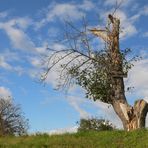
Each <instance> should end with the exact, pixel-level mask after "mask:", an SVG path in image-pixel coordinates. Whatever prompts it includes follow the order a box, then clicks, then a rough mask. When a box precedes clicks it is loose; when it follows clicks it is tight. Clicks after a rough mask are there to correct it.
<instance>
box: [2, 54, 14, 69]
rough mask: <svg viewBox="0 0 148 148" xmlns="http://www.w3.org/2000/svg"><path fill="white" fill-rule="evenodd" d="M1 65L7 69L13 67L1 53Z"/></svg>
mask: <svg viewBox="0 0 148 148" xmlns="http://www.w3.org/2000/svg"><path fill="white" fill-rule="evenodd" d="M0 67H2V68H4V69H6V70H11V69H12V67H11V65H10V64H9V63H7V61H6V59H5V58H4V57H3V56H2V55H0Z"/></svg>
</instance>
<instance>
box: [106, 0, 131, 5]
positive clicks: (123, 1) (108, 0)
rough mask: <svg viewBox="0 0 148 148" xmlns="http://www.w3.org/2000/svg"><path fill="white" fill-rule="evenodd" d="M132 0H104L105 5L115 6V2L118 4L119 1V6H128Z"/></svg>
mask: <svg viewBox="0 0 148 148" xmlns="http://www.w3.org/2000/svg"><path fill="white" fill-rule="evenodd" d="M132 1H133V0H105V3H104V4H105V5H107V6H115V5H116V2H117V4H118V5H119V4H120V3H121V6H128V5H129V4H130V3H131V2H132Z"/></svg>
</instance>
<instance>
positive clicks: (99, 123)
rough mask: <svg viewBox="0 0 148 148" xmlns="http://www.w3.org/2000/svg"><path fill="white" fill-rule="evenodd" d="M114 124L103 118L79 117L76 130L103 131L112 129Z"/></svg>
mask: <svg viewBox="0 0 148 148" xmlns="http://www.w3.org/2000/svg"><path fill="white" fill-rule="evenodd" d="M114 129H115V126H114V125H113V124H112V123H110V122H109V121H108V120H105V119H97V118H91V119H81V120H80V123H79V128H78V131H79V132H82V131H105V130H114Z"/></svg>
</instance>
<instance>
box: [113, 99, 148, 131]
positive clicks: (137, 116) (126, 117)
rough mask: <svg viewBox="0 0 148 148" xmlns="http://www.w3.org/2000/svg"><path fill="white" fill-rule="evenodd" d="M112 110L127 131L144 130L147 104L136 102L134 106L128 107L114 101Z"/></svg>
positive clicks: (140, 101) (125, 104)
mask: <svg viewBox="0 0 148 148" xmlns="http://www.w3.org/2000/svg"><path fill="white" fill-rule="evenodd" d="M113 108H114V110H115V112H116V113H117V115H118V116H119V118H120V119H121V121H122V123H123V127H124V129H125V130H127V131H131V130H135V129H139V128H144V127H145V119H146V115H147V112H148V103H147V102H146V101H145V100H143V99H142V100H137V101H136V102H135V105H134V106H133V107H132V106H129V105H128V104H127V103H126V102H125V103H123V102H120V101H115V102H114V103H113Z"/></svg>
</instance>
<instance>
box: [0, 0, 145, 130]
mask: <svg viewBox="0 0 148 148" xmlns="http://www.w3.org/2000/svg"><path fill="white" fill-rule="evenodd" d="M117 1H118V3H120V1H121V0H117ZM115 3H116V0H79V1H78V0H0V39H1V42H0V96H4V97H8V96H12V98H13V99H14V101H15V103H17V104H21V108H22V111H23V112H24V113H25V117H26V118H28V119H29V124H30V129H29V132H31V133H32V132H37V131H40V132H49V133H52V132H56V131H60V132H61V131H66V130H68V131H75V130H76V128H77V124H76V122H77V121H79V120H80V118H88V117H92V116H94V117H99V118H105V119H108V120H110V121H111V122H112V123H113V124H115V125H116V126H117V127H119V128H121V127H122V125H121V122H120V120H119V118H118V117H117V116H116V114H115V113H114V111H113V109H112V107H110V108H108V105H107V104H104V103H101V102H99V101H96V102H93V101H92V100H89V99H86V98H85V92H84V90H82V89H81V88H80V87H78V86H76V87H75V88H74V89H71V90H70V91H69V92H68V93H67V94H66V93H65V92H62V91H57V90H55V89H54V88H55V87H56V85H57V77H58V72H57V71H56V70H52V72H50V73H49V76H48V79H47V80H46V84H45V85H44V84H43V83H41V82H40V81H39V78H40V76H41V73H40V72H41V69H42V68H43V66H44V65H43V62H42V61H43V57H44V55H46V54H47V53H48V51H47V49H46V48H47V46H48V47H52V48H54V49H62V48H63V47H64V45H63V44H61V43H55V42H54V41H55V40H56V39H57V38H59V37H61V34H62V33H63V30H64V20H69V19H70V20H72V22H73V23H74V24H79V22H81V21H82V18H83V17H85V18H86V19H87V20H88V22H89V23H90V26H102V25H103V24H105V20H106V18H107V14H109V13H111V12H113V10H114V7H115ZM115 15H116V17H118V18H120V20H121V29H122V33H121V36H120V47H121V49H125V48H131V49H132V50H133V53H132V54H133V55H139V56H142V60H140V61H139V62H137V63H135V66H134V67H133V68H132V70H130V72H129V75H128V78H126V79H125V84H126V86H127V87H128V86H132V87H133V86H134V89H133V90H132V92H131V93H126V96H127V99H128V101H129V103H130V104H131V105H132V104H133V103H134V101H135V100H136V99H140V98H143V99H145V100H147V101H148V85H147V84H148V58H147V57H148V28H147V26H148V1H147V0H140V1H139V0H123V3H122V5H121V6H120V8H119V9H118V10H117V11H116V14H115ZM101 44H102V43H101V42H100V47H101ZM146 126H147V127H148V118H147V122H146Z"/></svg>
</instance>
